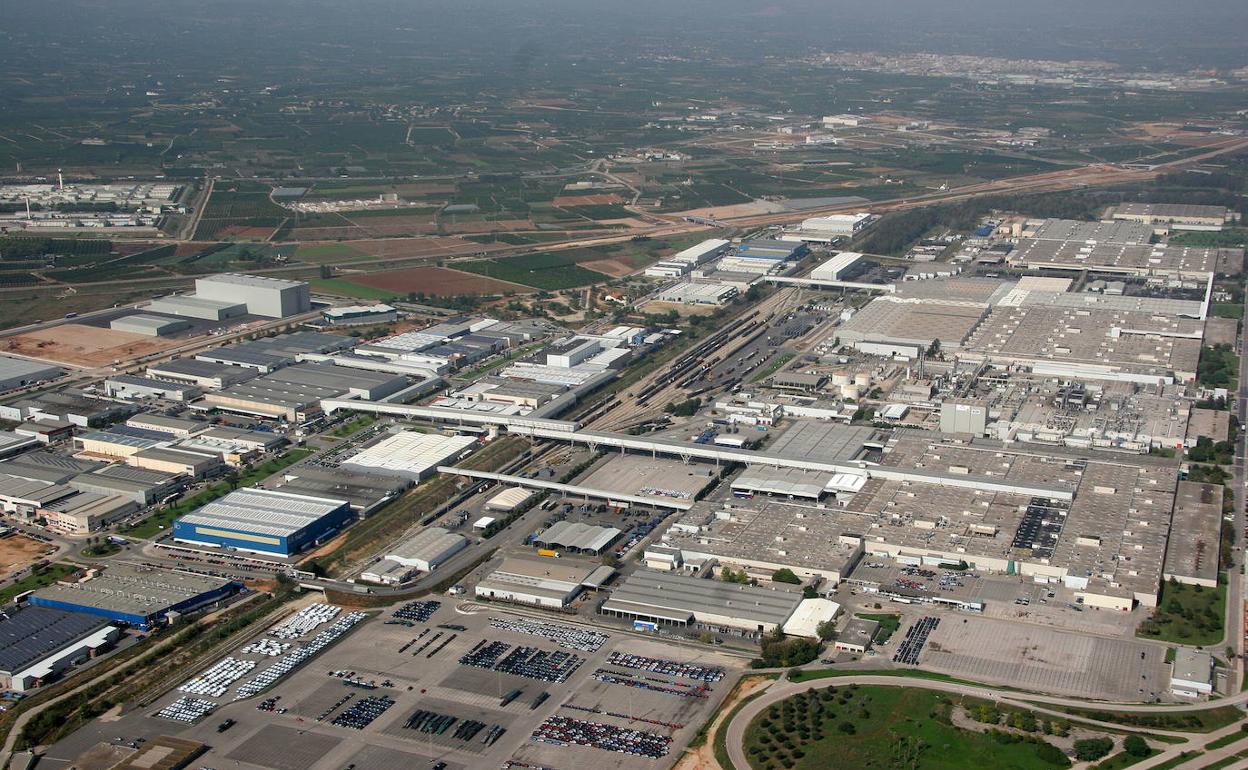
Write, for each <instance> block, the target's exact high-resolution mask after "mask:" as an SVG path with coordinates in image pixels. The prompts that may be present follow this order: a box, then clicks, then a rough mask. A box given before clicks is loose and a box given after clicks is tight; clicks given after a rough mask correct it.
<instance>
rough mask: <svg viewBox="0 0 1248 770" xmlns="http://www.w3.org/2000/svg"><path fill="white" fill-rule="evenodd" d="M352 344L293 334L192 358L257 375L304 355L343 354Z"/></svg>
mask: <svg viewBox="0 0 1248 770" xmlns="http://www.w3.org/2000/svg"><path fill="white" fill-rule="evenodd" d="M354 344H355V341H354V340H353V339H352V338H350V337H339V336H338V335H336V334H323V333H321V332H293V333H291V334H281V335H278V336H276V337H268V338H265V339H260V340H252V341H249V342H239V343H237V344H234V345H225V346H223V347H219V348H214V349H212V350H209V351H207V352H204V353H200V354H198V355H197V356H195V358H196V360H199V361H207V362H209V363H217V364H226V365H228V366H242V367H246V368H248V369H255V370H256V371H257V372H259V373H261V374H268V373H270V372H274V371H277V370H278V369H281V368H282V367H283V366H290V365H291V364H293V363H295V362H296V361H298V360H299V357H300V356H302V355H305V354H307V353H333V352H336V351H339V350H347V349H348V348H350V347H351V346H352V345H354Z"/></svg>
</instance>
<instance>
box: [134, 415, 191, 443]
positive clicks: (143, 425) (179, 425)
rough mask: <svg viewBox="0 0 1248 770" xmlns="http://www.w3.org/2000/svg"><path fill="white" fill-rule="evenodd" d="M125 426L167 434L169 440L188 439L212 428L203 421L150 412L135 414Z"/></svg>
mask: <svg viewBox="0 0 1248 770" xmlns="http://www.w3.org/2000/svg"><path fill="white" fill-rule="evenodd" d="M126 425H127V426H128V427H131V428H138V429H140V430H148V431H155V432H157V433H168V434H169V436H170V437H171V438H189V437H190V436H193V435H195V434H196V433H202V432H203V431H206V430H208V429H209V428H211V427H212V423H209V422H205V421H204V420H188V419H186V418H183V417H170V416H168V415H164V414H154V413H150V412H148V413H144V414H136V415H135V416H133V417H131V418H130V419H129V420H126Z"/></svg>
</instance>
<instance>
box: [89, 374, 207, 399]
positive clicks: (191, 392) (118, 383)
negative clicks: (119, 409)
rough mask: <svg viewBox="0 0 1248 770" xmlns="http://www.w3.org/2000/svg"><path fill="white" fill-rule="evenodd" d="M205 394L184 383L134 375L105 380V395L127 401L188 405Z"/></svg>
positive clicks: (116, 376)
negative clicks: (156, 401) (143, 400)
mask: <svg viewBox="0 0 1248 770" xmlns="http://www.w3.org/2000/svg"><path fill="white" fill-rule="evenodd" d="M202 394H203V391H202V390H201V389H200V388H199V387H197V386H195V385H190V384H187V383H182V382H169V381H167V380H157V379H153V378H151V377H136V376H135V375H133V374H117V375H114V376H112V377H109V378H108V379H106V380H104V395H106V396H111V397H112V398H120V399H125V400H139V399H148V398H155V399H160V400H163V401H176V402H178V403H186V402H188V401H194V400H195V399H197V398H199V397H200V395H202Z"/></svg>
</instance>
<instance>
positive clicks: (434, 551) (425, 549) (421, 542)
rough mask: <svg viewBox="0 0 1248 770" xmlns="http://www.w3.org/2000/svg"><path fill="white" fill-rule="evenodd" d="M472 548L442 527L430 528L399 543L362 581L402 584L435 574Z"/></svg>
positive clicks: (461, 538) (465, 539) (364, 575)
mask: <svg viewBox="0 0 1248 770" xmlns="http://www.w3.org/2000/svg"><path fill="white" fill-rule="evenodd" d="M467 547H468V539H467V538H466V537H464V536H463V535H457V534H454V533H452V532H451V531H450V530H447V529H444V528H442V527H428V528H427V529H423V530H421V531H420V532H418V533H416V534H415V535H413V536H412V537H409V538H408V539H406V540H404V541H403V542H401V543H399V544H398V545H397V546H395V547H394V548H393V549H391V550H390V551H387V552H386V555H385V556H384V557H383V558H382V560H381V561H380V562H379V563H378V564H376V565H374V566H373V567H372V568H371V569H370V570H369V571H367V572H364V573H363V574H361V575H360V577H362V578H364V579H365V580H369V581H371V582H374V583H383V584H393V583H402V582H403V581H404V580H406V579H408V577H409V576H410V575H411V574H412V573H414V572H426V573H427V572H432V571H433V570H435V569H437V568H438V565H440V564H442V563H443V562H445V561H446V560H447V559H449V558H451V557H452V556H454V555H455V554H457V553H459V552H460V551H462V550H464V549H465V548H467Z"/></svg>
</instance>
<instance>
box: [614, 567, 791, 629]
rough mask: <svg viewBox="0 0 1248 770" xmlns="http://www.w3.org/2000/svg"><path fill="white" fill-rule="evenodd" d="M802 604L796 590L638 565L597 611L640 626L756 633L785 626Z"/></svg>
mask: <svg viewBox="0 0 1248 770" xmlns="http://www.w3.org/2000/svg"><path fill="white" fill-rule="evenodd" d="M801 603H802V595H801V594H800V593H798V592H796V591H789V590H785V589H781V588H778V587H772V588H761V587H757V586H749V585H740V584H737V583H727V582H724V581H722V580H707V579H704V578H699V577H693V576H690V575H680V574H675V573H668V572H654V571H652V570H645V569H642V570H637V571H636V572H634V573H633V574H632V575H630V576H628V577H627V578H625V579H624V582H623V583H621V584H620V585H619V586H617V587H616V588H615V590H614V591H612V592H611V596H610V598H608V599H607V601H605V602H603V604H602V608H601V609H600V610H599V611H600V612H602V614H604V615H611V616H613V617H619V618H627V619H630V620H632V621H633V622H634V625H638V624H641V626H642V627H647V626H648V627H650V628H657V627H661V626H695V627H697V628H703V629H707V630H710V631H714V632H716V633H723V634H732V635H739V636H749V637H757V636H762V635H764V634H769V633H772V632H773V631H775V630H776V629H777V628H780V627H781V626H783V625H784V624H785V622H786V621H787V620H788V619H789V618H790V617H792V615H793V613H794V612H795V611H796V610H797V607H798V605H799V604H801Z"/></svg>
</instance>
